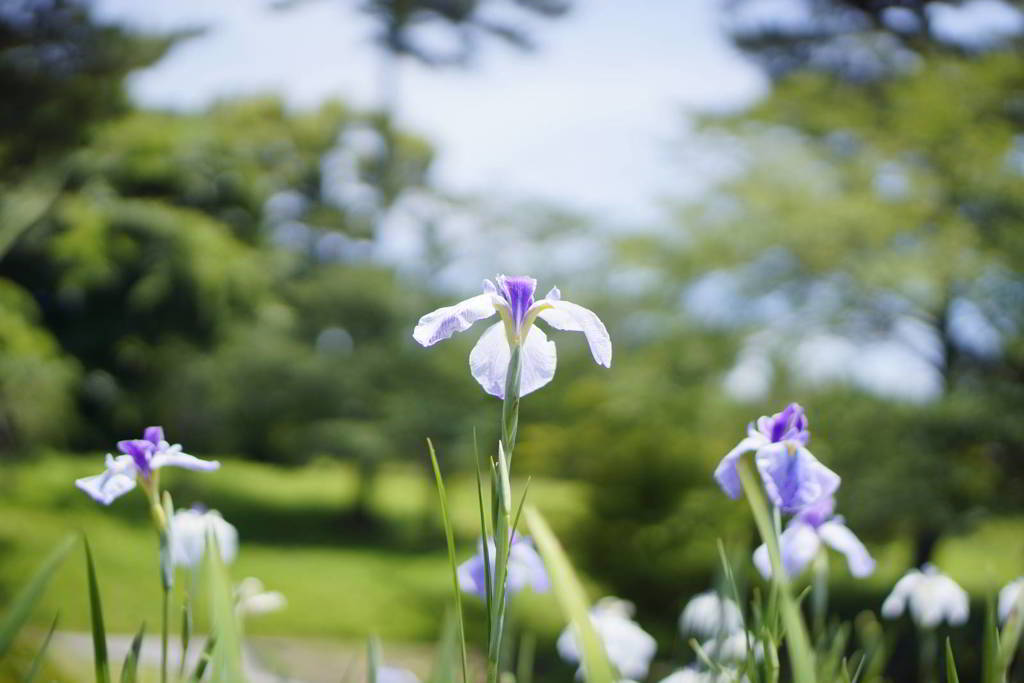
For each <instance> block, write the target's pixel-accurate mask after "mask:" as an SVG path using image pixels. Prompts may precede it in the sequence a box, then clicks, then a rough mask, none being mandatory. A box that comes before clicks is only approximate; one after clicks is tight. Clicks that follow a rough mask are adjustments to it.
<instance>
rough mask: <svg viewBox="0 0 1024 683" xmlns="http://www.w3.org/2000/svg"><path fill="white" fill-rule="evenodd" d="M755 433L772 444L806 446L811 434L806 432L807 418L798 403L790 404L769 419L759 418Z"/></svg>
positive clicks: (767, 417) (765, 416)
mask: <svg viewBox="0 0 1024 683" xmlns="http://www.w3.org/2000/svg"><path fill="white" fill-rule="evenodd" d="M757 431H759V432H761V433H762V434H764V435H765V436H766V437H767V438H768V439H769V440H770V441H771V442H773V443H779V442H781V441H796V442H797V443H800V444H803V445H804V446H806V445H807V442H808V441H809V440H810V438H811V433H810V432H809V431H807V416H806V415H805V414H804V409H803V407H801V405H800V404H799V403H790V404H789V405H787V406H786V407H785V408H784V409H783V410H782V411H781V412H778V413H775V414H774V415H772V416H771V417H769V416H767V415H764V416H761V417H759V418H758V419H757Z"/></svg>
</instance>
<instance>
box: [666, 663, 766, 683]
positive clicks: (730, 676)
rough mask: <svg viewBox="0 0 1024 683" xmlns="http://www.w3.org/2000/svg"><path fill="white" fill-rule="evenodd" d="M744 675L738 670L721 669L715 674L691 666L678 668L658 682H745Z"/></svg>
mask: <svg viewBox="0 0 1024 683" xmlns="http://www.w3.org/2000/svg"><path fill="white" fill-rule="evenodd" d="M747 680H748V679H747V677H746V676H740V674H739V672H737V671H731V670H729V669H723V670H722V671H721V673H719V674H717V675H716V674H715V673H714V672H712V671H699V670H697V669H695V668H693V667H686V668H685V669H679V670H678V671H674V672H672V673H671V674H669V675H668V676H667V677H665V678H663V679H661V681H660V682H659V683H737V682H741V683H747Z"/></svg>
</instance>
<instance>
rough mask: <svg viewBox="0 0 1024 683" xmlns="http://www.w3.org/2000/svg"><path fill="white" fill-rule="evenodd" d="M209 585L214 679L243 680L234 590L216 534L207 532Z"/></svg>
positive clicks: (218, 682)
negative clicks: (214, 642)
mask: <svg viewBox="0 0 1024 683" xmlns="http://www.w3.org/2000/svg"><path fill="white" fill-rule="evenodd" d="M203 557H204V561H205V563H206V576H207V579H208V580H207V582H206V585H207V586H208V587H209V596H210V597H209V600H210V617H211V622H212V627H213V634H214V636H215V637H216V644H215V646H214V648H213V653H212V657H211V664H212V665H213V669H212V671H211V680H212V681H213V682H214V683H222V682H223V683H237V682H238V681H244V680H245V678H244V677H243V671H242V635H241V629H240V628H239V625H238V617H237V615H236V614H235V591H234V586H232V584H231V579H230V577H229V576H228V570H227V567H225V566H224V560H223V559H221V556H220V549H219V548H218V546H217V538H216V537H215V536H214V535H213V533H212V532H208V533H207V534H206V551H205V553H204V554H203Z"/></svg>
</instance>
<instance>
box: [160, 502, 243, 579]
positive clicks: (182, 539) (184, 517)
mask: <svg viewBox="0 0 1024 683" xmlns="http://www.w3.org/2000/svg"><path fill="white" fill-rule="evenodd" d="M208 531H209V532H212V533H213V535H214V538H216V539H217V547H218V548H220V556H221V558H222V559H223V560H224V562H226V563H231V562H233V561H234V559H235V556H236V555H237V554H238V531H237V530H236V529H235V527H234V526H232V525H231V524H229V523H228V522H226V521H224V518H223V517H221V516H220V513H219V512H217V511H216V510H205V509H203V508H201V507H193V508H191V509H186V510H178V511H176V512H175V513H174V517H173V519H171V563H172V564H174V565H175V566H181V567H192V568H195V567H198V566H199V563H200V562H202V560H203V553H204V551H205V549H206V533H207V532H208Z"/></svg>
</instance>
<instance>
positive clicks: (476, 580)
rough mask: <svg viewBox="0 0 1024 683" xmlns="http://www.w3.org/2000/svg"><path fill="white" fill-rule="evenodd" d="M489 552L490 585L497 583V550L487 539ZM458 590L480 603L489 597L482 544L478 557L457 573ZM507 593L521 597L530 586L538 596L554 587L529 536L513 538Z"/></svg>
mask: <svg viewBox="0 0 1024 683" xmlns="http://www.w3.org/2000/svg"><path fill="white" fill-rule="evenodd" d="M487 552H488V557H489V558H490V560H491V567H490V571H491V581H494V561H495V556H496V552H497V551H496V549H495V546H494V540H493V539H487ZM456 573H457V574H458V577H459V588H461V589H462V590H463V591H465V592H466V593H472V594H473V595H475V596H477V597H478V598H480V599H481V600H483V599H485V598H486V597H487V575H486V573H485V572H484V547H483V540H482V539H481V541H480V543H478V544H477V551H476V555H474V556H473V557H471V558H469V559H468V560H466V561H465V562H463V563H462V564H460V565H459V567H458V570H457V572H456ZM507 585H508V592H509V593H510V594H513V593H518V592H519V591H521V590H523V589H524V588H526V587H527V586H529V587H530V588H532V589H533V590H534V591H536V592H537V593H546V592H547V591H548V589H549V588H550V586H551V582H550V581H549V579H548V572H547V569H545V568H544V561H543V560H541V559H540V555H538V554H537V550H536V549H535V548H534V547H533V541H531V540H530V539H529V538H528V537H526V536H520V535H519V534H512V542H511V544H510V545H509V549H508V584H507Z"/></svg>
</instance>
